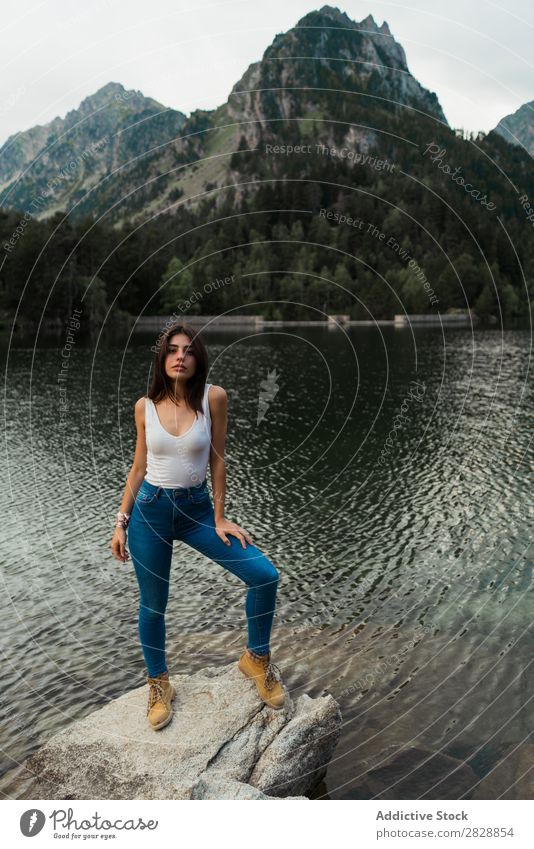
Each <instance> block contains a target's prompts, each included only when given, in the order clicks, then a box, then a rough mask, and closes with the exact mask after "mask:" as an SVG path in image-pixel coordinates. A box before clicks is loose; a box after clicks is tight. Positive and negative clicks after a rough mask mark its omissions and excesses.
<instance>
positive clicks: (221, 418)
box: [208, 385, 252, 548]
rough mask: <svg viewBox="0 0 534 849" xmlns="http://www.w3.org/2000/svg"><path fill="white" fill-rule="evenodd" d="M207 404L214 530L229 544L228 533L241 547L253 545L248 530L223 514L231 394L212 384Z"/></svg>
mask: <svg viewBox="0 0 534 849" xmlns="http://www.w3.org/2000/svg"><path fill="white" fill-rule="evenodd" d="M208 404H209V405H210V415H211V449H210V468H211V485H212V488H213V502H214V505H213V512H214V519H215V532H216V534H217V535H218V536H219V537H220V538H221V539H222V541H223V542H224V543H225V544H226V545H231V543H230V540H229V539H228V534H230V535H231V536H234V537H237V539H238V540H239V542H240V543H241V546H242V548H246V547H247V542H248V543H249V544H250V545H252V538H251V536H250V534H249V533H248V531H246V530H245V529H244V528H242V527H241V526H240V525H236V523H235V522H231V521H230V519H225V518H224V499H225V496H226V464H225V461H224V446H225V442H226V428H227V410H228V398H227V395H226V391H225V390H224V389H223V388H222V386H215V385H214V386H212V387H211V389H210V391H209V393H208Z"/></svg>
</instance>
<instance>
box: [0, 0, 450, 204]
mask: <svg viewBox="0 0 534 849" xmlns="http://www.w3.org/2000/svg"><path fill="white" fill-rule="evenodd" d="M334 99H337V100H338V101H339V102H340V103H341V101H342V100H343V105H342V115H341V118H343V119H344V120H346V121H347V122H348V123H350V124H351V125H352V124H353V123H354V119H355V118H358V116H360V117H365V116H366V115H367V113H369V110H370V109H371V108H372V109H373V110H374V111H375V113H376V114H378V113H380V115H381V116H382V117H383V118H384V119H386V118H388V119H389V117H391V116H395V115H399V114H400V113H401V112H402V111H403V110H404V109H409V110H416V111H417V112H418V113H420V114H423V115H429V116H430V117H431V118H432V119H435V120H437V121H439V122H441V123H443V124H445V125H446V126H448V124H447V121H446V118H445V116H444V113H443V110H442V109H441V106H440V104H439V101H438V99H437V96H436V95H435V93H434V92H429V91H428V90H427V89H424V88H423V87H422V86H421V85H420V84H419V82H418V81H417V80H416V79H415V77H413V75H412V74H411V72H410V71H409V69H408V65H407V62H406V55H405V53H404V50H403V48H402V46H401V45H400V44H398V42H396V41H395V39H394V38H393V36H392V35H391V32H390V29H389V26H388V24H387V22H385V21H384V23H383V24H382V25H381V26H380V27H379V26H378V25H377V23H376V21H375V20H374V18H373V16H372V15H368V16H367V17H366V18H364V19H363V20H362V21H360V22H356V21H352V20H351V19H350V18H349V16H348V15H347V14H346V13H345V12H341V11H340V10H339V9H338V8H337V7H332V6H323V7H322V8H321V9H319V10H317V11H311V12H308V13H307V14H306V15H304V16H303V17H302V18H301V19H300V20H299V21H298V22H297V24H296V26H295V27H292V28H290V29H289V30H288V31H287V32H284V33H279V34H278V35H276V36H275V38H274V39H273V41H272V42H271V44H270V45H268V46H267V47H266V49H265V51H264V53H263V56H262V59H261V60H260V61H259V62H255V63H252V64H251V65H249V67H248V68H247V69H246V70H245V72H244V74H243V75H242V77H241V78H240V80H239V81H238V82H237V83H235V84H234V86H233V87H232V89H231V91H230V93H229V95H228V98H227V100H226V102H225V103H223V104H221V105H220V106H219V107H216V108H215V109H213V110H195V111H193V112H192V113H191V114H190V116H189V117H186V116H185V115H184V114H183V113H180V112H178V111H177V110H173V109H170V108H168V107H165V106H163V105H162V104H160V103H158V101H155V100H154V99H152V98H147V97H145V96H144V95H143V94H142V93H141V92H127V91H126V90H125V89H124V87H123V86H122V85H121V84H120V83H115V82H110V83H108V84H106V85H105V86H103V87H102V88H101V89H99V90H98V91H97V92H95V93H94V94H92V95H88V96H87V97H86V98H84V100H83V101H82V103H81V104H80V107H78V109H75V110H70V111H69V112H68V113H67V115H66V116H65V118H64V119H61V118H55V119H53V121H52V122H49V124H47V125H42V126H39V127H36V128H32V129H30V130H29V131H25V132H24V133H21V134H17V135H16V136H15V137H10V139H8V140H7V142H6V143H5V144H4V145H3V147H2V148H1V149H0V192H1V195H0V197H1V200H0V204H1V205H2V206H3V207H4V208H6V207H17V208H21V209H24V208H27V207H28V204H29V203H31V201H32V199H33V198H34V197H35V196H36V195H37V196H40V197H41V198H43V203H42V205H41V206H40V207H39V210H38V211H37V212H36V216H37V217H47V216H49V215H51V214H53V213H54V212H56V211H58V210H60V209H66V210H67V209H70V210H73V211H72V212H71V214H72V215H82V214H87V213H88V212H91V213H95V214H102V213H106V214H109V215H110V216H111V217H113V219H114V220H115V221H119V220H121V219H123V218H124V217H127V216H128V217H131V216H133V217H135V216H139V215H144V214H147V213H149V214H151V213H154V212H157V211H158V210H164V209H168V208H172V206H173V204H175V202H176V201H177V200H179V199H180V198H182V197H183V198H184V200H185V199H187V202H188V203H192V204H195V203H197V202H198V200H197V199H198V197H199V196H200V195H201V194H202V193H203V190H204V188H205V187H206V186H220V185H223V184H225V183H227V182H230V183H237V182H238V180H237V179H236V175H235V173H234V170H233V169H232V167H231V165H230V159H231V156H232V154H233V153H234V152H235V151H236V150H238V149H239V147H240V148H241V149H243V147H244V146H245V145H246V146H247V147H248V148H249V149H253V148H256V147H257V145H258V144H259V143H260V139H262V140H264V141H265V140H269V139H271V140H272V139H276V138H277V136H278V134H279V133H280V132H281V131H282V129H281V128H284V131H286V130H287V129H288V127H289V125H290V124H291V122H297V123H299V125H300V124H302V126H305V125H308V126H315V128H316V132H317V134H318V140H319V141H321V142H322V143H324V144H329V145H332V144H334V143H335V142H336V141H339V139H337V138H336V134H335V128H334V127H333V125H332V124H331V122H330V112H331V101H332V100H334ZM385 113H387V115H386V114H385ZM145 119H150V120H145ZM320 122H322V123H321V125H320ZM329 122H330V123H329ZM356 123H362V124H365V121H361V122H358V121H357V122H356ZM375 123H376V122H375ZM377 123H380V121H377ZM286 125H287V126H286ZM103 137H105V138H106V139H108V143H107V144H103V145H102V146H101V148H100V149H99V150H98V151H97V152H96V153H95V154H94V156H93V155H92V156H91V157H90V159H89V157H88V156H85V159H84V162H83V167H82V166H81V165H80V167H79V168H78V169H77V170H75V173H73V175H72V178H71V179H69V180H65V181H63V182H62V183H61V185H59V186H57V187H56V189H55V190H54V192H52V193H51V195H50V197H49V198H48V197H43V191H44V189H45V187H46V186H47V184H48V183H49V181H50V178H51V177H52V178H53V177H54V175H55V174H57V173H58V172H59V171H60V170H61V167H62V165H63V164H64V161H65V160H66V161H68V160H69V159H72V155H74V160H76V157H78V159H79V158H80V157H81V156H83V153H84V151H85V149H86V148H87V146H88V145H89V144H91V145H93V144H94V143H95V142H96V141H99V140H100V141H101V140H102V138H103ZM346 138H347V141H348V142H350V143H351V144H356V143H357V144H361V145H362V147H363V148H364V149H366V150H368V149H369V148H370V147H372V146H373V145H376V143H377V136H376V133H375V132H373V131H372V130H370V129H366V128H365V127H362V128H359V129H354V128H353V127H352V126H351V127H350V128H349V129H348V130H347V134H346ZM234 165H235V160H234ZM110 175H113V180H110V179H108V178H109V177H110ZM117 196H118V197H120V198H123V200H121V202H120V203H119V204H118V205H117V204H116V197H117ZM111 209H113V212H111V211H109V210H111ZM108 211H109V212H108Z"/></svg>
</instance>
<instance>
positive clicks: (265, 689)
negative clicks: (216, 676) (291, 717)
mask: <svg viewBox="0 0 534 849" xmlns="http://www.w3.org/2000/svg"><path fill="white" fill-rule="evenodd" d="M237 667H238V669H239V670H240V671H241V672H242V673H243V675H246V676H247V678H253V679H254V681H255V683H256V687H257V689H258V693H259V695H260V699H261V700H262V701H264V702H265V704H266V705H269V707H272V708H275V710H280V708H281V707H283V706H284V690H283V688H282V683H281V680H280V678H281V676H280V670H279V669H278V667H277V666H275V665H274V663H271V652H269V653H268V654H265V655H259V654H255V653H254V652H251V651H250V649H248V648H246V649H245V651H244V652H243V654H242V655H241V657H240V658H239V662H238V664H237Z"/></svg>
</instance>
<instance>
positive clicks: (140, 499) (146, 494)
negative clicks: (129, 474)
mask: <svg viewBox="0 0 534 849" xmlns="http://www.w3.org/2000/svg"><path fill="white" fill-rule="evenodd" d="M156 492H157V490H155V491H154V492H150V491H149V490H147V489H143V486H141V488H140V489H139V490H138V492H137V495H136V497H135V500H136V502H137V503H138V504H150V503H151V502H152V501H154V499H155V497H156Z"/></svg>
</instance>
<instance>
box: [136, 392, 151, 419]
mask: <svg viewBox="0 0 534 849" xmlns="http://www.w3.org/2000/svg"><path fill="white" fill-rule="evenodd" d="M147 401H148V395H143V397H142V398H138V399H137V401H136V402H135V404H134V414H135V418H136V419H140V420H141V421H144V419H145V409H146V402H147Z"/></svg>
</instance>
